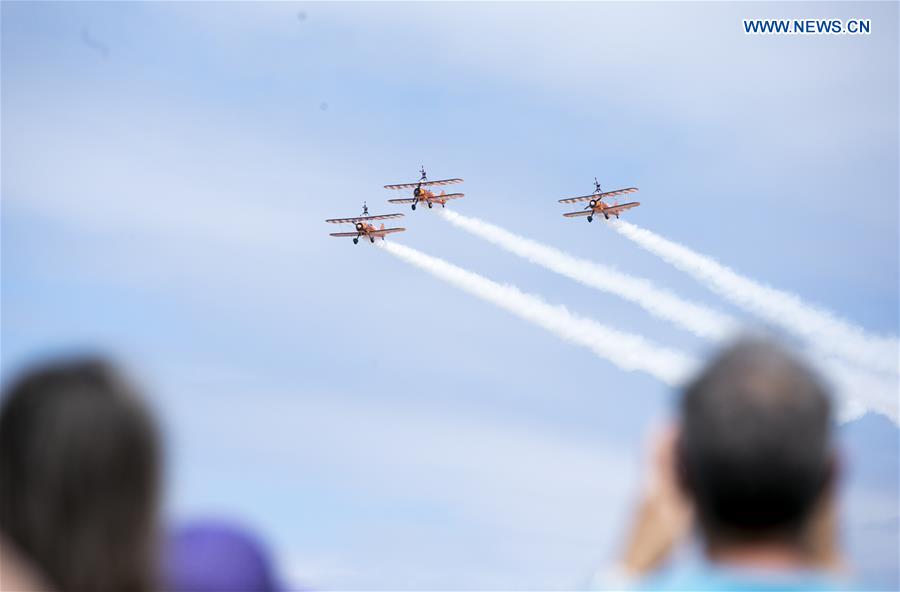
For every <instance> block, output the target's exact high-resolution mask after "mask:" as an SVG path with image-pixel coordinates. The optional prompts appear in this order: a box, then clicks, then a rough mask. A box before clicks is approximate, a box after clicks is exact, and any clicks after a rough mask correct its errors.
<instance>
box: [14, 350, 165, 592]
mask: <svg viewBox="0 0 900 592" xmlns="http://www.w3.org/2000/svg"><path fill="white" fill-rule="evenodd" d="M158 474H159V452H158V442H157V435H156V429H155V425H154V423H153V421H152V420H151V418H150V417H149V416H148V414H147V411H146V410H145V408H144V407H143V405H142V404H141V402H140V400H139V399H138V398H137V396H136V395H135V393H134V392H133V391H132V389H131V387H130V386H129V385H128V384H126V382H125V381H124V380H123V379H122V378H121V376H120V375H119V374H118V373H117V372H116V371H115V370H114V369H113V368H112V367H111V366H110V365H109V364H107V363H106V362H104V361H101V360H95V359H82V360H72V361H67V362H57V363H51V364H47V365H45V366H42V367H39V368H36V369H34V370H32V371H30V372H28V373H26V374H25V375H24V376H22V377H20V378H19V379H18V380H17V381H16V382H14V383H13V384H12V385H11V386H10V387H9V388H8V389H7V392H6V393H4V402H3V407H2V411H0V530H2V531H3V533H4V534H5V535H6V536H7V537H8V538H9V539H10V540H11V541H12V542H13V543H15V545H16V546H17V547H18V548H19V550H20V551H22V552H23V553H24V554H25V555H26V556H27V557H28V558H29V559H31V560H32V561H33V562H34V563H35V565H36V566H37V567H38V568H39V569H40V570H41V572H42V575H43V576H45V577H46V578H47V579H48V580H49V582H50V583H51V584H52V585H53V586H54V587H55V588H57V589H59V590H61V591H65V592H149V591H150V590H152V589H153V588H154V584H155V582H154V578H153V574H154V573H155V571H156V570H155V567H156V566H155V557H154V555H155V550H154V546H155V537H156V507H157V492H158V485H159V478H158Z"/></svg>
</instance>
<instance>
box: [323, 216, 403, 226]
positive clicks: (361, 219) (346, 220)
mask: <svg viewBox="0 0 900 592" xmlns="http://www.w3.org/2000/svg"><path fill="white" fill-rule="evenodd" d="M402 217H403V214H382V215H380V216H357V217H356V218H331V219H329V220H325V221H326V222H329V223H331V224H356V223H357V222H366V221H367V220H391V219H393V218H402Z"/></svg>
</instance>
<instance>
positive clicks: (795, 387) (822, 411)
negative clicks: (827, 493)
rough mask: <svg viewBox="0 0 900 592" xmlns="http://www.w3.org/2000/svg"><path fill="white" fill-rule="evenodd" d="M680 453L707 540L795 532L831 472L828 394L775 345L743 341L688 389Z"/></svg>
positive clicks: (683, 405)
mask: <svg viewBox="0 0 900 592" xmlns="http://www.w3.org/2000/svg"><path fill="white" fill-rule="evenodd" d="M681 423H682V432H681V436H680V440H679V446H678V457H679V461H680V464H681V467H680V468H681V474H682V477H683V483H684V485H685V489H686V490H687V493H688V494H689V496H690V497H691V498H693V500H694V503H695V505H696V508H697V517H698V520H699V523H700V527H701V529H702V531H703V533H704V535H705V536H706V538H707V542H712V543H715V542H724V541H735V540H748V539H767V538H785V539H793V538H796V537H798V536H799V535H800V534H801V532H802V530H803V527H804V526H805V523H806V519H807V517H808V516H809V514H810V512H811V510H812V508H813V507H814V506H815V503H816V501H817V500H818V499H819V496H820V494H821V493H822V491H823V489H824V488H825V486H826V485H827V484H828V483H829V481H830V479H831V473H832V450H831V404H830V400H829V395H828V391H827V390H826V388H825V386H824V385H823V384H822V382H821V381H820V380H819V378H818V377H817V376H816V375H815V374H814V373H813V372H811V371H810V370H809V369H808V368H807V367H806V366H805V365H804V364H803V363H801V362H800V361H799V360H798V359H796V358H795V357H793V356H792V355H790V354H789V353H787V352H786V351H785V350H782V349H781V348H779V347H777V346H775V345H774V344H772V343H770V342H767V341H763V340H759V339H744V340H741V341H739V342H738V343H736V344H734V345H733V346H731V347H730V348H728V349H727V350H725V351H724V352H723V353H722V354H721V355H719V356H718V357H717V358H716V359H715V360H713V361H712V362H711V363H710V364H709V365H708V366H707V368H706V369H705V370H704V371H703V372H702V373H701V374H700V375H699V376H698V377H697V378H696V379H695V380H694V382H693V383H692V384H690V385H689V386H688V388H687V389H686V391H685V393H684V397H683V398H682V401H681Z"/></svg>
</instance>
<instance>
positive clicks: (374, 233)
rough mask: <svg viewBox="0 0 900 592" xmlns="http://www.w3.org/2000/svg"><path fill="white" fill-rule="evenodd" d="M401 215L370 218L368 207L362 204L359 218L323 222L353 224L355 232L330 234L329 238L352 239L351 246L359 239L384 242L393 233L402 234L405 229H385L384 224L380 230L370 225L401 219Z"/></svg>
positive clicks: (383, 215) (334, 219)
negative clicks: (374, 222)
mask: <svg viewBox="0 0 900 592" xmlns="http://www.w3.org/2000/svg"><path fill="white" fill-rule="evenodd" d="M402 217H403V214H382V215H380V216H370V215H369V207H368V206H367V205H365V204H363V213H362V215H361V216H357V217H356V218H332V219H330V220H325V221H326V222H328V223H330V224H353V225H354V226H356V232H332V233H331V236H339V237H348V238H349V237H351V236H352V237H353V244H354V245H355V244H357V243H359V239H360V237H365V238H368V239H369V240H370V241H371V242H373V243H374V242H375V239H376V238H380V239H381V240H384V237H385V236H387V235H389V234H391V233H394V232H403V231H404V230H406V229H405V228H385V227H384V223H382V224H381V228H376V227H375V225H374V224H371V222H372V221H373V220H393V219H394V218H402Z"/></svg>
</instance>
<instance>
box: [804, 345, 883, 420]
mask: <svg viewBox="0 0 900 592" xmlns="http://www.w3.org/2000/svg"><path fill="white" fill-rule="evenodd" d="M807 359H808V360H809V361H810V362H811V363H812V364H813V366H814V367H815V368H816V369H817V370H818V371H819V372H820V374H821V375H822V376H824V377H825V378H826V380H828V381H829V382H830V383H831V386H832V387H833V388H834V389H835V392H836V393H837V394H838V395H839V397H840V400H841V406H839V407H838V408H837V409H836V411H837V414H836V415H837V419H838V421H840V422H841V423H845V422H848V421H853V420H854V419H858V418H859V417H862V416H863V415H865V413H866V412H868V411H875V412H876V413H880V414H882V415H884V416H885V417H887V418H888V419H890V420H891V421H893V422H894V423H895V424H898V425H900V408H898V404H900V401H898V398H897V393H898V382H897V379H896V378H894V379H893V380H890V379H886V378H883V377H882V376H876V375H873V374H872V373H870V372H865V371H862V370H859V369H857V368H855V367H853V366H852V365H850V364H847V363H846V362H844V360H843V359H840V358H835V357H831V356H821V355H820V356H817V357H816V358H807Z"/></svg>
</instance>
